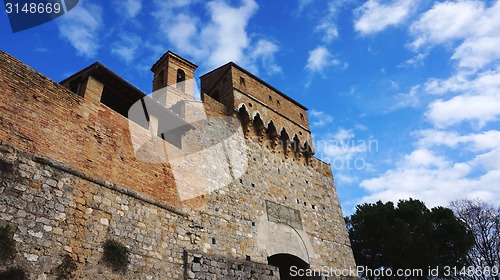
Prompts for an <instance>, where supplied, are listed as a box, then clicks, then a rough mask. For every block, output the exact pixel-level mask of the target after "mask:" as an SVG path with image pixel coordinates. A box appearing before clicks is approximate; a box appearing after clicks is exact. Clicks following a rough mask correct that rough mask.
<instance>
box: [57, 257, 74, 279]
mask: <svg viewBox="0 0 500 280" xmlns="http://www.w3.org/2000/svg"><path fill="white" fill-rule="evenodd" d="M75 270H76V263H75V261H74V260H73V258H71V256H70V255H65V256H64V259H63V261H62V263H61V264H60V265H59V266H58V267H57V279H58V280H63V279H72V278H73V272H75Z"/></svg>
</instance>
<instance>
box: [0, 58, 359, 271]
mask: <svg viewBox="0 0 500 280" xmlns="http://www.w3.org/2000/svg"><path fill="white" fill-rule="evenodd" d="M87 87H88V88H87V92H90V93H95V94H98V92H99V91H100V89H102V85H100V84H99V83H98V82H97V81H95V80H92V79H90V80H89V83H87ZM0 93H1V95H0V99H1V102H0V112H1V114H0V124H1V126H0V167H1V168H0V169H1V171H0V177H1V183H0V225H4V224H10V225H11V226H12V227H13V229H14V234H15V235H14V238H15V240H16V241H17V248H18V253H17V254H16V259H15V260H14V261H13V262H11V263H9V264H7V265H3V266H2V265H1V264H0V272H1V271H2V270H4V269H6V268H7V267H12V266H20V267H22V268H24V269H25V270H26V271H27V272H28V273H29V274H30V278H29V279H55V275H54V269H55V268H56V267H57V266H58V265H60V264H61V262H62V258H63V255H64V254H69V255H70V256H72V257H73V258H74V259H75V261H76V263H77V266H78V270H77V278H78V279H90V278H95V277H100V278H103V279H185V277H189V278H186V279H204V277H206V275H205V274H203V273H202V272H203V271H204V270H203V269H207V270H212V271H213V270H216V269H222V268H223V267H221V265H220V263H221V262H225V263H226V265H227V266H229V267H233V264H235V265H236V268H238V265H242V266H241V268H242V269H241V271H246V272H245V273H247V272H248V271H252V269H258V272H259V273H258V274H256V275H253V274H251V273H250V274H251V275H249V277H247V278H246V279H263V278H258V277H260V276H262V275H266V276H269V279H275V278H273V277H272V276H273V275H271V274H272V273H271V271H275V270H273V268H270V267H269V266H268V265H267V257H269V256H271V255H273V254H279V253H288V254H292V255H295V256H298V257H300V258H302V259H303V260H304V261H306V262H308V263H309V264H310V265H311V266H312V267H313V268H320V267H321V266H324V265H328V266H331V267H334V268H348V267H350V266H351V267H352V266H354V259H353V256H352V251H351V248H350V245H349V240H348V237H347V232H346V229H345V225H344V221H343V217H342V213H341V209H340V204H339V201H338V197H337V194H336V190H335V186H334V183H333V177H332V175H331V169H330V166H329V165H327V164H325V163H323V162H321V161H319V160H317V159H314V158H313V159H311V162H310V163H309V165H307V164H305V163H304V162H303V161H299V160H297V159H295V158H294V157H290V158H285V157H284V155H283V154H282V153H279V152H277V151H273V150H272V149H268V148H266V145H265V144H264V145H261V144H260V143H259V142H258V141H254V140H255V139H254V138H255V136H256V135H247V136H248V137H247V138H238V137H233V136H232V135H231V133H229V134H228V135H224V133H225V132H224V133H221V132H222V131H221V129H224V126H223V125H224V123H223V122H222V123H221V122H220V121H218V119H217V118H218V117H220V113H221V112H223V111H224V110H225V109H224V107H223V106H222V104H220V103H217V102H216V101H215V100H213V99H211V98H210V97H207V100H206V101H205V102H206V106H204V107H200V108H204V109H205V110H206V114H207V116H208V117H209V118H210V117H214V118H212V119H209V121H207V122H206V126H205V127H202V129H200V132H201V133H202V134H198V135H196V134H195V133H194V132H189V133H192V134H189V133H188V135H187V137H186V139H185V140H186V141H187V142H186V143H189V141H191V142H192V143H193V147H197V146H196V145H199V144H201V140H200V139H201V138H197V137H199V136H200V135H202V136H203V137H202V138H207V139H204V140H208V142H209V143H208V144H209V146H210V147H212V148H213V149H212V150H210V151H208V153H206V154H205V155H204V156H205V157H206V158H207V159H208V160H207V161H203V162H199V163H200V164H198V165H196V163H197V162H196V161H194V162H191V163H188V164H192V166H188V165H186V163H185V161H183V160H182V158H181V161H179V162H177V163H181V166H182V165H183V166H184V167H190V168H187V169H186V170H184V171H186V172H188V171H189V170H192V172H197V173H198V174H199V175H201V177H200V178H204V180H207V181H211V182H212V183H213V182H215V183H216V184H212V185H210V184H208V185H206V186H208V188H206V189H201V191H200V189H199V188H198V185H196V184H195V183H199V182H192V183H193V184H187V185H186V186H188V187H192V188H195V189H196V188H198V189H196V190H195V191H200V192H199V193H196V192H195V193H196V194H197V196H196V197H192V198H188V199H186V200H184V201H181V197H180V193H179V191H178V189H179V184H178V183H179V182H177V185H176V182H175V180H174V171H175V170H174V167H172V166H171V165H169V164H167V163H164V162H156V163H146V162H142V161H138V160H136V157H135V154H134V147H133V144H132V141H131V138H130V127H129V122H128V120H127V119H126V118H124V117H123V116H121V115H119V114H118V113H116V112H114V111H113V110H111V109H110V108H108V107H106V106H104V105H102V104H100V103H97V101H98V100H99V99H98V98H96V95H95V94H94V95H92V94H89V95H87V96H85V97H80V96H78V95H76V94H74V93H72V92H70V91H68V90H67V89H66V88H64V87H62V86H60V85H59V84H57V83H55V82H53V81H51V80H50V79H48V78H46V77H44V76H43V75H41V74H39V73H37V72H35V71H33V70H32V69H31V68H29V67H27V66H26V65H24V64H22V63H21V62H20V61H18V60H16V59H14V58H12V57H10V56H9V55H7V54H5V53H2V52H0ZM186 104H188V103H186ZM196 104H197V103H196V102H191V103H189V105H188V107H186V109H190V108H191V107H189V106H193V107H192V108H194V107H196V106H198V105H196ZM200 104H201V103H200ZM200 108H198V109H200ZM193 110H195V108H194V109H193ZM132 128H133V130H134V131H142V133H140V134H139V135H135V137H138V138H141V137H143V138H144V137H146V138H147V136H148V133H149V132H148V131H147V130H145V129H143V128H142V127H140V126H138V125H136V124H132ZM234 132H236V130H235V131H234ZM240 132H241V131H240ZM221 134H222V135H221ZM235 135H236V136H237V135H238V133H235ZM239 135H240V136H241V137H242V136H243V134H242V132H241V133H240V134H239ZM217 137H219V138H217ZM221 137H222V138H221ZM214 139H215V140H214ZM217 139H218V140H224V141H218V140H217ZM202 140H203V139H202ZM216 140H217V141H216ZM226 140H227V141H226ZM158 141H160V142H161V143H163V140H161V139H159V138H157V137H156V138H154V139H153V140H152V142H151V143H152V145H153V146H154V145H155V144H156V143H157V142H158ZM197 141H198V142H197ZM210 141H215V142H213V143H210ZM238 141H239V142H238ZM241 146H244V148H245V149H244V150H242V151H238V152H239V153H235V151H236V150H234V149H232V148H231V147H241ZM146 148H147V147H145V149H144V151H142V152H143V153H142V154H141V155H142V156H146V157H148V156H149V154H148V152H147V149H146ZM153 150H154V149H153ZM201 150H203V149H201ZM201 150H200V151H201ZM194 154H195V153H194ZM151 156H152V157H153V155H151ZM231 156H234V157H235V158H231ZM235 159H237V160H235ZM218 167H223V168H224V170H223V171H224V172H222V173H221V174H222V175H224V176H223V177H220V178H223V179H224V180H222V179H220V178H219V177H216V176H215V175H217V173H216V172H215V171H216V170H215V169H217V168H218ZM214 168H215V169H214ZM219 171H221V170H219ZM181 174H182V173H181ZM193 174H194V173H193ZM193 174H191V173H186V176H183V177H184V178H186V177H187V178H191V177H193V176H192V175H193ZM219 175H220V174H219ZM188 183H189V182H188ZM108 238H113V239H117V240H119V241H120V242H122V243H123V244H125V245H127V246H128V247H129V248H130V250H131V254H132V255H131V257H132V258H131V264H130V266H129V270H128V271H127V272H126V275H125V277H124V276H123V275H119V274H117V273H114V272H112V271H111V270H110V269H109V268H107V267H106V266H104V265H103V264H102V262H101V258H102V244H103V242H104V241H105V240H106V239H108ZM187 251H189V252H191V253H189V252H187ZM193 252H195V253H193ZM194 254H201V255H202V258H203V259H207V260H210V264H208V263H205V264H204V265H203V266H201V267H199V268H200V269H202V270H200V271H193V264H194V263H196V262H195V256H194ZM196 258H199V257H196ZM196 260H197V259H196ZM224 260H225V261H224ZM242 260H249V261H248V263H242ZM212 263H213V264H212ZM255 263H256V264H255ZM195 267H196V268H195V269H198V265H195ZM189 268H191V270H189ZM231 269H233V268H231ZM233 270H234V269H233ZM235 271H236V270H235ZM209 272H210V271H209ZM193 273H194V274H193ZM200 273H201V274H200ZM211 273H212V272H211ZM228 273H230V272H229V270H228ZM233 273H236V272H233ZM242 273H243V272H242ZM212 274H213V273H212ZM245 275H246V274H245ZM44 277H45V278H44ZM193 277H194V278H193ZM224 279H235V278H231V277H227V278H224Z"/></svg>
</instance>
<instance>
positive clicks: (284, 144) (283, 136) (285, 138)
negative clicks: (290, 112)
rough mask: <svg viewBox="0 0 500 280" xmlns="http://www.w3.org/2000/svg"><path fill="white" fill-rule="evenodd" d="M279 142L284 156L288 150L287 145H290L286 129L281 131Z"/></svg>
mask: <svg viewBox="0 0 500 280" xmlns="http://www.w3.org/2000/svg"><path fill="white" fill-rule="evenodd" d="M280 142H281V148H282V149H283V151H284V152H285V154H286V153H287V152H288V150H289V148H288V145H289V143H290V136H288V133H286V129H284V128H283V130H281V135H280Z"/></svg>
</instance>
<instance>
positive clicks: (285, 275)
mask: <svg viewBox="0 0 500 280" xmlns="http://www.w3.org/2000/svg"><path fill="white" fill-rule="evenodd" d="M267 262H268V263H269V264H270V265H273V266H276V267H278V268H279V269H280V279H281V280H298V279H300V280H312V279H313V278H312V277H309V276H299V274H301V275H304V274H305V273H306V269H308V268H309V264H308V263H306V262H305V261H303V260H302V259H301V258H299V257H296V256H294V255H290V254H276V255H272V256H270V257H268V258H267ZM299 272H302V273H299Z"/></svg>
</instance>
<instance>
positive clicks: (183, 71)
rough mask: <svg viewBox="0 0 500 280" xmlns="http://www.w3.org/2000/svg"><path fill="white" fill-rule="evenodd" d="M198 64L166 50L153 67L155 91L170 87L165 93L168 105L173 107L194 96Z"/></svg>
mask: <svg viewBox="0 0 500 280" xmlns="http://www.w3.org/2000/svg"><path fill="white" fill-rule="evenodd" d="M196 68H198V66H197V65H195V64H193V63H191V62H189V61H188V60H186V59H184V58H182V57H180V56H178V55H176V54H175V53H173V52H171V51H168V52H166V53H165V54H164V55H163V56H162V57H161V58H160V59H159V60H158V61H157V62H156V63H155V64H154V65H153V67H151V71H152V72H153V92H157V91H158V90H161V89H165V88H168V90H169V92H168V93H167V94H165V92H162V94H164V95H165V97H166V99H167V103H166V106H167V107H171V106H172V105H173V104H175V103H177V102H178V101H180V100H186V99H193V98H194V85H195V83H194V71H195V70H196Z"/></svg>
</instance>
